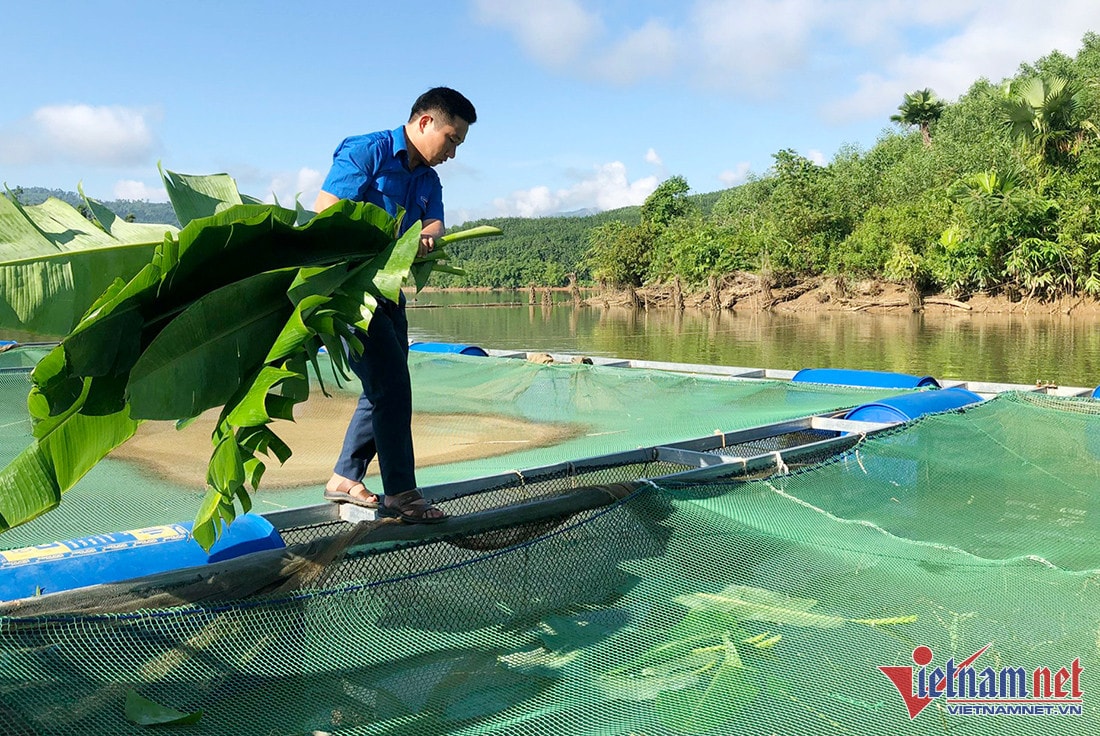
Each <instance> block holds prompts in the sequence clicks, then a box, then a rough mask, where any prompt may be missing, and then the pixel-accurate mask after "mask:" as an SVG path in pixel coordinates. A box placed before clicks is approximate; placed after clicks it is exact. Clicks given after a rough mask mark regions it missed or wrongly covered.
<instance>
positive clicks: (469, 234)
mask: <svg viewBox="0 0 1100 736" xmlns="http://www.w3.org/2000/svg"><path fill="white" fill-rule="evenodd" d="M503 234H504V233H503V231H501V229H500V228H498V227H491V226H489V225H481V226H479V227H471V228H469V229H467V230H459V231H458V232H456V233H447V234H446V235H444V236H443V237H440V238H436V239H435V242H437V243H442V244H444V245H446V244H447V243H457V242H459V241H461V240H469V239H471V238H488V237H492V236H494V235H503Z"/></svg>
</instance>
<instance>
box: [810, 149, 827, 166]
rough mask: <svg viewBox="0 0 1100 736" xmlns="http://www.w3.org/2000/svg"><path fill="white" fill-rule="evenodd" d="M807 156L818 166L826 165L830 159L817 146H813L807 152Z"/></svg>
mask: <svg viewBox="0 0 1100 736" xmlns="http://www.w3.org/2000/svg"><path fill="white" fill-rule="evenodd" d="M806 158H808V159H809V160H810V161H813V162H814V163H815V164H817V165H818V166H824V165H825V164H827V163H829V159H827V158H826V157H825V154H824V153H822V152H821V151H819V150H817V149H816V148H811V149H810V150H809V151H808V152H807V153H806Z"/></svg>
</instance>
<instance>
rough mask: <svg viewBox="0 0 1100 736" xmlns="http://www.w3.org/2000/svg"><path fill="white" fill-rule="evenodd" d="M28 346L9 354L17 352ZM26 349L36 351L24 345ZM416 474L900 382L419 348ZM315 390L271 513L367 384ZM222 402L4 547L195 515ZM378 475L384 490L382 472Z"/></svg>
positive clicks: (529, 462)
mask: <svg viewBox="0 0 1100 736" xmlns="http://www.w3.org/2000/svg"><path fill="white" fill-rule="evenodd" d="M22 352H23V351H21V350H10V351H8V352H7V353H2V354H0V361H7V362H0V368H2V367H3V366H4V365H6V364H9V363H14V364H15V365H18V362H17V361H19V360H20V353H22ZM23 359H24V360H25V359H26V358H23ZM409 367H410V371H411V373H412V380H413V401H414V419H413V423H414V441H415V445H416V454H417V460H418V470H417V480H418V481H419V482H420V484H421V485H422V486H423V485H431V484H437V483H444V482H448V481H455V480H461V479H465V478H472V477H480V476H488V475H496V474H499V473H511V472H513V471H523V470H525V469H528V468H535V467H541V466H544V465H548V464H552V463H560V462H564V461H569V460H574V459H577V458H585V457H591V456H595V455H603V454H607V453H612V452H618V451H620V450H630V449H634V448H637V447H648V446H652V445H657V444H662V443H668V442H675V441H681V440H686V439H690V438H692V437H698V436H704V435H709V434H712V433H714V432H715V431H717V430H721V431H730V430H734V429H741V428H746V427H752V426H756V425H760V424H765V423H768V422H773V421H777V420H781V419H789V418H793V417H801V416H806V415H809V414H815V413H818V412H824V411H830V410H833V409H839V408H842V407H847V406H854V405H858V404H860V403H863V402H867V401H874V400H876V399H878V398H881V397H884V396H888V395H891V394H896V393H898V392H897V391H884V390H882V389H879V390H869V389H859V388H844V387H839V386H820V385H819V386H813V385H808V384H791V383H787V382H782V381H737V380H729V379H720V378H713V377H702V376H691V375H681V374H672V373H668V372H662V371H653V370H626V369H617V368H606V367H601V366H591V365H569V364H558V365H539V364H535V363H529V362H526V361H523V360H514V359H489V358H477V357H470V356H463V355H447V354H432V353H418V352H412V353H411V354H410V356H409ZM321 374H322V376H323V377H326V381H325V386H326V390H327V391H328V393H329V394H330V396H329V397H326V396H324V394H323V393H322V392H321V391H320V390H317V389H316V388H315V389H314V391H313V392H312V395H311V398H310V400H309V402H307V404H306V406H305V407H303V410H302V411H300V412H298V415H297V421H296V422H295V423H289V422H280V423H276V424H275V425H273V427H274V429H275V431H276V432H277V433H278V434H279V435H280V436H282V437H284V438H285V439H286V440H287V442H288V444H289V445H290V446H291V448H293V450H294V456H293V457H292V458H291V459H290V460H289V461H288V462H287V464H286V466H284V467H283V468H280V467H278V463H277V462H276V461H274V460H273V461H271V462H270V463H268V465H269V468H268V471H267V473H266V474H265V475H264V479H263V484H262V486H261V490H260V491H259V492H258V493H256V494H255V496H254V499H253V501H254V508H255V510H256V511H258V512H260V513H264V512H271V511H278V510H282V509H288V508H296V507H301V506H305V505H309V504H316V503H320V502H321V490H322V488H323V486H324V484H325V481H327V480H328V478H329V476H330V475H331V473H332V467H333V465H334V463H335V461H336V456H337V454H338V452H339V449H340V444H341V442H342V441H343V435H344V430H345V429H346V427H347V424H348V420H349V419H350V417H351V412H352V409H353V407H354V403H355V400H356V398H357V396H358V383H354V385H352V384H343V385H339V386H338V385H336V384H335V382H334V381H333V380H332V374H331V369H330V368H329V366H328V364H327V361H323V364H322V367H321ZM29 388H30V384H29V378H28V375H27V373H26V372H19V371H12V372H2V371H0V461H3V462H7V459H10V458H12V457H14V456H15V455H16V454H17V453H18V452H20V451H21V450H22V449H23V448H24V447H26V446H27V445H28V444H29V443H30V441H31V428H30V422H29V419H28V416H27V411H26V395H27V391H28V389H29ZM212 416H213V415H208V416H206V417H204V418H203V419H204V420H200V421H197V422H196V423H195V424H194V425H192V426H189V427H188V428H187V429H186V430H184V431H183V432H180V431H177V430H176V429H175V428H174V425H173V424H172V423H170V422H147V423H146V424H145V425H142V428H141V430H140V432H139V435H138V436H137V437H136V438H134V439H133V440H130V441H129V442H128V443H126V444H125V445H123V446H122V447H121V448H119V450H117V451H116V452H115V453H114V454H113V455H112V456H110V457H108V458H107V459H106V460H104V461H103V462H101V463H100V464H99V465H98V466H96V467H95V468H93V469H92V471H91V472H90V473H88V475H87V476H85V477H84V478H83V479H82V480H81V481H80V483H78V484H77V486H76V487H75V488H74V489H73V490H71V491H69V492H68V493H66V494H65V497H64V501H63V502H62V504H61V505H60V507H58V508H57V509H56V510H54V511H51V512H50V513H48V514H45V515H44V516H41V517H39V518H38V519H35V520H33V521H32V522H30V523H29V524H26V525H24V526H22V527H18V528H16V529H13V530H11V531H10V532H7V533H4V534H3V535H0V549H4V548H11V547H23V546H28V545H34V544H43V543H46V542H51V541H54V540H57V539H69V538H73V537H83V536H87V535H91V534H101V533H107V532H111V531H117V530H121V529H134V528H139V527H144V526H151V525H156V524H168V523H173V522H179V521H186V520H190V519H192V518H193V517H194V515H195V512H196V510H197V509H198V505H199V503H200V502H201V500H202V495H203V492H204V486H205V473H206V464H207V461H208V460H209V456H210V452H211V450H212V445H211V443H210V432H211V431H212V429H213V420H212V418H211V417H212ZM376 470H377V463H374V464H372V466H371V469H370V471H371V473H372V475H371V476H369V477H368V479H367V485H368V486H370V487H372V488H373V489H375V490H380V485H379V484H378V482H377V478H375V477H374V476H373V473H374V472H375V471H376Z"/></svg>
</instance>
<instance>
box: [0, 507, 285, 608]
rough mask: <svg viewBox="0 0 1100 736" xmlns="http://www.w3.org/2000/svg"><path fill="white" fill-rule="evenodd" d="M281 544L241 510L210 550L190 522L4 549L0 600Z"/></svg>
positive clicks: (266, 523) (253, 516)
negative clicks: (202, 543)
mask: <svg viewBox="0 0 1100 736" xmlns="http://www.w3.org/2000/svg"><path fill="white" fill-rule="evenodd" d="M284 546H286V545H285V544H284V543H283V539H282V537H280V536H279V532H278V531H276V530H275V527H273V526H272V525H271V523H270V522H269V521H268V520H267V519H265V518H263V517H262V516H258V515H256V514H243V515H241V516H238V517H237V519H236V520H235V521H234V522H233V523H232V524H230V525H229V526H228V527H224V528H223V531H222V535H221V537H219V538H218V541H217V542H216V543H215V544H214V546H213V547H212V548H211V550H210V552H207V551H206V550H204V549H203V548H202V547H201V546H199V543H198V542H196V541H195V540H194V539H193V538H192V537H191V524H190V523H186V524H168V525H165V526H152V527H147V528H145V529H135V530H133V531H126V532H112V533H110V534H96V535H95V536H91V537H84V538H82V539H69V540H66V541H63V542H51V543H49V544H40V545H38V546H35V547H23V548H20V549H9V550H2V551H0V600H4V601H10V600H17V599H19V598H29V597H31V596H34V595H40V594H45V593H57V592H59V591H62V590H72V589H74V588H83V587H86V586H89V585H99V584H102V583H116V582H119V581H121V580H129V579H130V578H138V577H142V576H145V575H153V574H155V573H159V572H167V571H168V570H178V569H183V568H186V567H196V566H199V565H205V564H208V563H212V562H221V561H223V560H229V559H233V558H236V557H240V556H242V555H246V554H249V553H252V552H259V551H262V550H269V549H281V548H283V547H284Z"/></svg>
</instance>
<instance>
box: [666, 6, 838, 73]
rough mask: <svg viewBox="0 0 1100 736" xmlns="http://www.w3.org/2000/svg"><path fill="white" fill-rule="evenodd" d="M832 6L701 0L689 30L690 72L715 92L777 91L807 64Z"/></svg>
mask: <svg viewBox="0 0 1100 736" xmlns="http://www.w3.org/2000/svg"><path fill="white" fill-rule="evenodd" d="M828 7H829V6H828V5H827V4H824V3H821V2H817V1H815V0H778V1H775V0H700V1H699V2H696V3H695V5H694V7H693V8H692V9H691V12H690V13H689V18H690V21H689V24H688V26H687V29H686V31H687V38H686V39H685V41H686V45H687V51H688V53H689V54H690V67H691V68H690V70H689V73H690V74H691V76H693V77H695V78H696V79H698V80H699V81H700V82H701V83H703V84H704V86H706V87H709V88H717V89H748V90H753V91H755V92H758V93H768V92H772V93H774V92H776V91H777V90H775V89H774V87H775V83H776V81H777V79H778V77H779V75H780V74H782V73H783V72H786V71H789V70H792V69H795V68H799V67H801V66H803V65H804V64H805V62H806V59H807V57H808V55H809V53H810V51H811V49H812V40H813V34H814V31H815V28H816V27H817V26H818V25H819V24H820V23H821V22H822V21H823V20H825V19H826V18H827V17H828V16H827V13H828Z"/></svg>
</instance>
